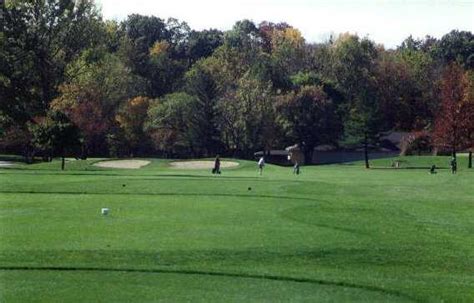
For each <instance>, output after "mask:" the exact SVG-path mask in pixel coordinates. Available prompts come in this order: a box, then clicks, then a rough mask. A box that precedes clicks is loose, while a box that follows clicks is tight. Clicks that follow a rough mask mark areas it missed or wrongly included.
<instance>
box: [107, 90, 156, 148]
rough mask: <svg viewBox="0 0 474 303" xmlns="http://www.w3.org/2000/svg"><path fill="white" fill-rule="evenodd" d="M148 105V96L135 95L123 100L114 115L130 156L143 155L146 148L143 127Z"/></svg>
mask: <svg viewBox="0 0 474 303" xmlns="http://www.w3.org/2000/svg"><path fill="white" fill-rule="evenodd" d="M149 105H150V100H149V99H148V98H146V97H135V98H133V99H130V100H128V101H127V102H125V103H124V104H123V105H122V107H121V108H120V110H119V111H118V113H117V115H116V116H115V119H116V121H117V123H118V125H119V127H120V128H121V129H122V131H123V134H124V138H125V140H126V145H127V146H128V155H130V156H131V157H133V156H134V155H137V154H142V155H143V154H144V152H145V151H146V149H147V143H148V142H147V141H148V140H147V139H148V138H147V136H146V134H145V132H144V129H143V128H144V124H145V120H146V118H147V112H148V107H149Z"/></svg>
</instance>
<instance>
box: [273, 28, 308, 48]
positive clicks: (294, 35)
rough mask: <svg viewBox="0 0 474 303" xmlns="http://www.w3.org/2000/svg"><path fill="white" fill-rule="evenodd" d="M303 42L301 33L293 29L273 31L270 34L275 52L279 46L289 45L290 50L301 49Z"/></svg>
mask: <svg viewBox="0 0 474 303" xmlns="http://www.w3.org/2000/svg"><path fill="white" fill-rule="evenodd" d="M304 43H305V40H304V38H303V36H302V35H301V32H300V31H299V30H298V29H296V28H293V27H289V28H285V29H284V30H274V31H273V33H272V48H273V49H274V50H275V49H277V48H278V47H280V46H281V45H289V46H291V47H292V48H302V47H303V46H304Z"/></svg>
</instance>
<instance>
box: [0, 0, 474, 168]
mask: <svg viewBox="0 0 474 303" xmlns="http://www.w3.org/2000/svg"><path fill="white" fill-rule="evenodd" d="M1 10H2V15H3V16H4V18H3V19H2V20H1V23H0V26H1V31H0V101H1V102H0V146H1V147H2V150H3V151H5V150H9V151H16V152H22V153H23V154H25V155H28V156H29V157H31V155H33V154H34V151H35V146H36V149H38V148H39V147H41V146H42V145H43V147H45V146H47V144H49V143H51V142H49V143H48V140H46V139H47V138H42V136H43V135H44V134H51V131H52V128H51V129H50V128H49V127H50V126H51V125H54V123H53V122H52V121H53V120H54V119H53V117H52V116H48V114H47V113H48V112H50V111H51V112H60V113H59V114H64V115H65V117H66V118H67V119H68V120H69V121H70V122H71V123H72V124H73V125H75V126H77V128H78V130H79V132H80V135H81V138H82V139H83V140H82V148H83V150H82V153H83V154H82V156H87V154H94V155H106V154H113V155H130V154H137V153H139V154H144V153H152V152H153V151H163V152H165V153H167V154H169V155H175V156H183V155H189V154H192V155H195V156H204V155H207V156H209V155H213V154H216V153H223V154H234V155H240V156H244V157H251V156H252V154H253V153H254V152H255V151H257V150H269V149H272V148H281V147H282V146H283V145H285V144H293V143H295V142H298V143H300V144H301V145H302V146H303V147H304V148H305V151H306V153H307V154H308V157H307V158H308V159H310V158H311V157H310V155H309V153H310V152H311V151H312V149H313V148H314V146H315V145H317V144H322V143H332V144H334V145H336V146H338V145H339V146H340V145H344V146H345V147H351V148H359V147H361V146H362V147H364V150H365V151H366V154H368V150H369V148H371V147H373V148H377V147H379V146H378V137H379V135H380V133H381V132H383V131H388V130H399V131H410V132H412V133H423V134H425V133H431V132H432V130H434V133H435V134H438V135H439V134H441V132H440V129H443V127H441V126H439V125H443V123H444V124H446V123H447V122H446V121H447V120H449V119H446V116H447V115H446V114H444V113H443V110H444V111H445V112H446V111H447V109H446V108H448V107H449V106H448V104H449V102H448V101H446V100H448V99H449V98H448V95H449V94H448V93H447V91H449V89H447V87H449V86H451V87H452V88H453V89H454V88H455V87H458V86H460V85H461V84H459V83H458V84H456V81H457V80H456V81H455V80H452V81H451V80H449V79H450V77H448V76H447V74H449V73H447V72H445V73H444V74H442V71H443V70H449V69H446V68H445V67H446V65H448V64H453V63H456V64H458V66H457V69H458V72H456V73H452V75H454V74H459V75H461V74H462V75H463V76H462V77H461V76H456V77H457V78H456V77H455V76H452V77H451V78H452V79H458V80H460V79H461V78H462V79H463V80H462V81H461V82H462V83H467V84H462V85H461V86H462V87H463V90H464V91H466V92H464V93H462V94H463V96H464V97H463V101H462V102H458V103H459V104H462V105H459V106H461V107H462V109H461V110H460V112H462V115H463V117H464V115H467V113H470V112H472V111H471V105H470V104H471V103H472V102H471V100H472V96H473V95H474V94H473V93H472V70H473V65H472V61H473V60H472V59H473V58H472V52H473V51H472V42H473V38H472V33H470V32H463V31H452V32H450V33H448V34H447V35H445V36H443V37H442V38H441V39H440V40H437V39H434V38H432V37H428V36H427V37H425V38H423V39H414V38H413V37H411V36H410V37H408V38H407V39H405V40H404V41H403V42H402V43H401V45H400V46H399V47H398V48H397V49H394V50H386V49H384V48H383V47H382V46H376V45H375V44H374V42H372V41H370V40H369V39H367V38H359V37H357V36H355V35H349V34H343V35H341V36H340V37H339V38H337V39H334V38H333V37H332V36H331V37H330V38H329V39H328V41H327V42H325V43H319V44H311V43H308V42H306V41H305V39H304V38H303V37H302V35H301V33H300V32H299V30H298V29H296V28H294V27H292V26H290V25H289V24H287V23H271V22H262V23H260V24H259V25H258V26H256V25H255V24H254V23H253V22H252V21H249V20H241V21H238V22H236V23H235V25H234V26H233V27H232V29H231V30H229V31H226V32H221V31H218V30H213V29H209V30H202V31H196V30H192V29H191V28H190V27H189V26H188V24H186V23H185V22H182V21H179V20H177V19H174V18H169V19H168V20H163V19H160V18H158V17H155V16H142V15H138V14H133V15H130V16H128V17H127V19H126V20H124V21H122V22H116V21H103V20H102V19H101V17H100V12H99V11H98V10H97V8H96V7H95V4H94V2H93V0H82V1H74V0H34V1H30V0H16V1H8V2H7V4H6V5H5V6H2V7H1ZM451 69H452V68H451ZM466 79H467V80H466ZM463 81H464V82H463ZM461 82H460V83H461ZM448 84H449V85H448ZM456 85H457V86H456ZM466 87H467V88H466ZM465 88H466V89H465ZM456 89H457V88H456ZM451 99H453V98H451ZM441 100H442V102H441ZM456 102H457V101H456ZM59 114H58V115H59ZM38 117H44V118H38ZM58 117H59V116H58ZM58 117H56V118H58ZM58 119H59V118H58ZM456 119H458V118H456ZM463 119H464V120H465V121H470V123H467V122H466V123H464V124H462V125H459V126H458V129H459V131H460V132H461V133H463V135H462V140H461V141H462V143H459V146H457V147H456V150H457V149H458V148H463V149H464V148H472V145H473V144H472V140H473V135H472V133H473V132H474V130H473V126H472V122H471V121H473V120H474V119H472V118H469V119H468V118H463ZM59 120H60V119H59ZM59 120H58V121H59ZM145 120H146V121H145ZM443 121H444V122H443ZM456 121H457V120H456ZM48 123H49V124H48ZM36 124H37V125H36ZM448 124H449V123H448ZM35 125H36V126H35ZM28 126H29V127H28ZM144 127H145V129H146V131H144V129H143V128H144ZM445 128H446V127H445ZM438 135H436V136H435V137H436V138H437V141H436V142H438V143H439V142H441V141H442V140H441V139H440V138H441V137H442V136H441V135H439V136H438ZM448 137H449V136H448ZM50 140H52V139H51V138H50ZM440 140H441V141H440ZM461 141H460V142H461ZM150 142H152V143H154V148H152V147H151V146H150V145H149V144H148V143H150ZM303 142H304V145H303ZM426 142H428V141H426ZM445 143H446V142H444V143H443V144H444V145H445ZM439 144H441V143H439ZM50 145H51V144H50ZM55 152H56V151H55ZM366 162H367V166H368V159H367V160H366Z"/></svg>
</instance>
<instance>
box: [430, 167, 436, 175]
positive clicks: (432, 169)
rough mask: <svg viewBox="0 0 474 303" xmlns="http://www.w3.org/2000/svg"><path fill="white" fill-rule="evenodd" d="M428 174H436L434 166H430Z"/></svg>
mask: <svg viewBox="0 0 474 303" xmlns="http://www.w3.org/2000/svg"><path fill="white" fill-rule="evenodd" d="M430 174H432V175H433V174H436V165H434V164H433V165H431V168H430Z"/></svg>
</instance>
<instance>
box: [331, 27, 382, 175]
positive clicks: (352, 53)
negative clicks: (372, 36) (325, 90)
mask: <svg viewBox="0 0 474 303" xmlns="http://www.w3.org/2000/svg"><path fill="white" fill-rule="evenodd" d="M332 58H333V59H332V60H333V66H332V69H333V77H334V79H335V81H336V83H338V85H339V88H340V89H341V91H343V92H344V94H345V98H346V100H347V103H346V104H344V107H345V111H344V116H343V119H344V121H345V123H344V132H345V135H344V137H345V138H344V141H343V143H344V144H345V145H348V146H357V145H358V144H362V146H363V149H364V154H365V166H366V168H369V158H368V149H369V145H374V144H375V143H377V139H378V135H379V134H380V132H381V131H382V130H383V129H382V128H381V123H380V119H381V116H380V113H379V111H380V107H379V105H380V104H379V103H378V99H377V92H376V87H375V86H376V85H375V76H374V74H375V72H374V70H375V66H376V65H375V60H376V58H377V50H376V48H375V45H374V44H373V42H371V41H370V40H368V39H359V38H358V37H357V36H352V35H349V34H344V35H341V36H340V37H339V38H338V40H336V41H335V43H334V45H333V48H332Z"/></svg>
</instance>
